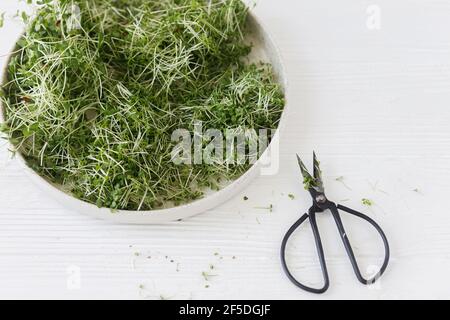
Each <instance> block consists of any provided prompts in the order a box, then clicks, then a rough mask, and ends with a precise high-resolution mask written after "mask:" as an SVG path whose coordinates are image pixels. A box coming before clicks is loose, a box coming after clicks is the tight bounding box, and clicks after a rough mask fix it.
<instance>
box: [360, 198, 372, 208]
mask: <svg viewBox="0 0 450 320" xmlns="http://www.w3.org/2000/svg"><path fill="white" fill-rule="evenodd" d="M361 202H362V204H363V205H365V206H367V207H372V206H373V201H372V200H370V199H366V198H363V199H362V200H361Z"/></svg>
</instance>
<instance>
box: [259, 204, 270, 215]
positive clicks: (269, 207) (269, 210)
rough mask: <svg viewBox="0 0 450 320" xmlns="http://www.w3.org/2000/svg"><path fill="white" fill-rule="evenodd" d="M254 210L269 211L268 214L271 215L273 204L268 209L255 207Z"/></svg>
mask: <svg viewBox="0 0 450 320" xmlns="http://www.w3.org/2000/svg"><path fill="white" fill-rule="evenodd" d="M255 209H259V210H269V212H270V213H272V212H273V204H271V205H269V206H268V207H255Z"/></svg>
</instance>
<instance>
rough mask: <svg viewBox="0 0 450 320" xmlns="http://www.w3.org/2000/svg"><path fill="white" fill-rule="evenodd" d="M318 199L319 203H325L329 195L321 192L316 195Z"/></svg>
mask: <svg viewBox="0 0 450 320" xmlns="http://www.w3.org/2000/svg"><path fill="white" fill-rule="evenodd" d="M316 201H317V203H321V204H322V203H325V202H327V197H325V195H323V194H320V195H318V196H317V197H316Z"/></svg>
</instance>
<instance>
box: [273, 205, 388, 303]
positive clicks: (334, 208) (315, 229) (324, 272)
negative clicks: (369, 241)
mask: <svg viewBox="0 0 450 320" xmlns="http://www.w3.org/2000/svg"><path fill="white" fill-rule="evenodd" d="M327 208H328V209H329V210H330V211H331V213H332V215H333V218H334V220H335V222H336V225H337V227H338V231H339V234H340V236H341V239H342V242H343V243H344V247H345V250H346V251H347V254H348V256H349V258H350V262H351V264H352V267H353V270H354V272H355V274H356V277H357V278H358V280H359V281H360V282H361V283H362V284H364V285H369V284H373V283H374V282H375V281H377V280H378V279H379V278H380V277H381V275H382V274H383V273H384V271H386V268H387V265H388V263H389V257H390V250H389V243H388V240H387V238H386V235H385V234H384V232H383V230H382V229H381V227H380V226H379V225H378V224H377V223H376V222H375V221H374V220H372V219H371V218H369V217H368V216H366V215H364V214H362V213H361V212H358V211H355V210H352V209H350V208H347V207H344V206H342V205H338V206H336V204H334V203H332V202H328V204H327ZM338 209H339V210H342V211H345V212H347V213H350V214H352V215H354V216H356V217H359V218H361V219H363V220H365V221H367V222H369V223H370V224H371V225H372V226H373V227H374V228H375V229H376V230H377V231H378V233H379V234H380V236H381V239H382V240H383V244H384V249H385V257H384V262H383V265H382V266H381V268H380V270H379V271H378V273H377V274H376V275H375V276H373V277H372V278H371V279H369V280H367V279H365V278H364V277H363V276H362V274H361V271H360V269H359V266H358V263H357V261H356V257H355V254H354V253H353V249H352V246H351V244H350V241H349V240H348V237H347V234H346V232H345V228H344V225H343V223H342V220H341V217H340V214H339V211H338ZM307 219H309V221H310V224H311V229H312V232H313V235H314V239H315V242H316V248H317V253H318V255H319V262H320V267H321V269H322V275H323V279H324V286H323V287H322V288H319V289H316V288H311V287H308V286H306V285H304V284H302V283H301V282H299V281H298V280H297V279H295V277H294V276H293V275H292V273H291V272H290V270H289V267H288V266H287V263H286V245H287V242H288V240H289V238H290V237H291V236H292V234H293V233H294V231H295V230H297V229H298V228H299V227H300V226H301V224H302V223H303V222H305V221H306V220H307ZM280 254H281V265H282V267H283V270H284V271H285V273H286V275H287V277H288V278H289V280H291V282H292V283H294V284H295V285H296V286H297V287H299V288H301V289H303V290H306V291H308V292H311V293H317V294H320V293H324V292H325V291H327V290H328V287H329V285H330V281H329V277H328V270H327V265H326V261H325V255H324V251H323V246H322V240H321V238H320V233H319V228H318V226H317V222H316V212H315V211H314V207H313V208H311V209H310V210H309V213H305V214H304V215H303V216H302V217H301V218H300V219H299V220H298V221H297V222H295V223H294V224H293V225H292V227H291V228H290V229H289V230H288V232H287V233H286V235H285V236H284V238H283V241H282V243H281V252H280Z"/></svg>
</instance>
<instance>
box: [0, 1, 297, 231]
mask: <svg viewBox="0 0 450 320" xmlns="http://www.w3.org/2000/svg"><path fill="white" fill-rule="evenodd" d="M247 19H249V22H250V23H252V24H254V27H255V28H256V29H257V30H258V35H259V36H262V37H264V42H265V43H266V46H265V47H266V51H267V47H268V48H270V51H271V52H272V56H271V57H270V63H271V64H272V65H273V64H274V62H275V63H276V65H277V71H278V72H277V78H278V79H277V80H278V82H279V84H280V85H281V87H282V89H283V93H284V96H285V101H286V103H285V106H284V109H283V112H282V115H281V118H280V121H279V124H278V127H277V129H276V131H275V134H274V136H273V139H272V142H271V143H270V144H269V145H268V147H267V148H266V150H265V151H264V153H263V155H262V156H261V157H260V158H259V159H258V160H257V161H256V163H255V164H253V165H252V166H251V167H250V168H249V169H248V170H247V171H246V172H245V173H244V174H242V175H241V176H239V177H238V178H236V179H235V180H233V181H231V182H230V183H229V184H228V185H227V186H225V187H224V188H222V189H220V190H218V191H215V192H213V193H212V194H208V195H205V196H204V197H202V198H200V199H197V200H194V201H192V202H189V203H185V204H182V205H179V206H175V207H170V208H163V209H156V210H141V211H137V210H112V209H110V208H104V207H102V208H99V207H97V206H96V205H95V204H92V203H89V202H86V201H84V200H81V199H78V198H76V197H74V196H73V195H71V194H69V193H67V192H65V191H63V190H61V189H60V188H58V187H57V185H56V184H54V183H52V182H51V181H49V180H47V179H45V178H44V177H42V176H41V175H40V174H38V173H37V172H36V171H34V170H33V169H31V168H30V167H29V166H28V164H27V161H26V160H25V159H24V157H23V156H22V154H21V153H20V152H16V153H15V158H16V159H17V160H19V161H18V162H19V164H20V166H21V168H22V169H23V170H24V171H25V172H26V173H27V174H26V175H27V176H28V178H30V180H31V181H32V182H33V183H34V184H35V185H36V186H37V187H39V188H40V189H41V190H43V191H45V192H47V193H48V194H49V195H50V196H51V198H53V199H54V200H56V201H57V202H59V203H60V204H61V205H63V206H64V207H66V208H69V209H72V210H74V211H78V212H80V213H82V214H84V215H88V216H91V217H94V218H97V219H101V220H107V221H111V222H116V223H122V224H141V225H142V224H163V223H168V222H173V221H179V220H182V219H186V218H189V217H193V216H196V215H199V214H203V213H205V212H207V211H208V210H211V209H214V208H215V207H217V206H219V205H221V204H222V203H224V202H226V201H228V200H229V199H231V198H232V197H233V196H235V195H236V194H238V193H239V192H240V191H242V190H243V189H244V188H245V187H246V186H247V185H248V184H249V183H250V182H251V181H252V180H254V179H255V178H256V177H257V176H259V175H260V170H261V169H262V168H263V164H262V159H263V158H264V157H265V156H267V155H268V153H269V152H270V150H271V148H272V147H273V145H274V143H275V141H279V138H280V131H281V130H282V129H283V128H284V127H285V123H286V113H287V112H286V111H287V109H288V99H287V98H288V81H287V78H286V70H285V66H284V64H283V58H282V55H281V52H280V50H279V48H278V46H277V45H276V44H275V41H274V40H273V37H272V35H271V34H270V33H269V32H268V31H267V28H266V27H265V25H264V24H263V23H262V22H261V21H260V19H259V18H258V17H257V16H256V15H255V14H254V13H253V12H252V11H251V10H249V13H248V18H247ZM24 34H25V31H24V32H21V33H20V35H19V36H18V38H17V40H16V41H15V42H14V45H13V47H12V48H11V50H10V51H9V54H8V55H7V56H6V59H5V64H4V66H3V69H2V70H0V72H1V73H0V86H2V85H3V84H4V83H5V81H6V79H7V77H8V65H9V62H10V60H11V59H12V57H13V56H14V54H15V48H16V46H17V41H18V40H19V39H20V38H21V37H22V36H23V35H24ZM273 60H275V61H273ZM5 116H6V115H5V108H4V106H3V104H2V103H1V101H0V123H3V122H5ZM8 145H9V146H12V143H11V141H10V140H8Z"/></svg>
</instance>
